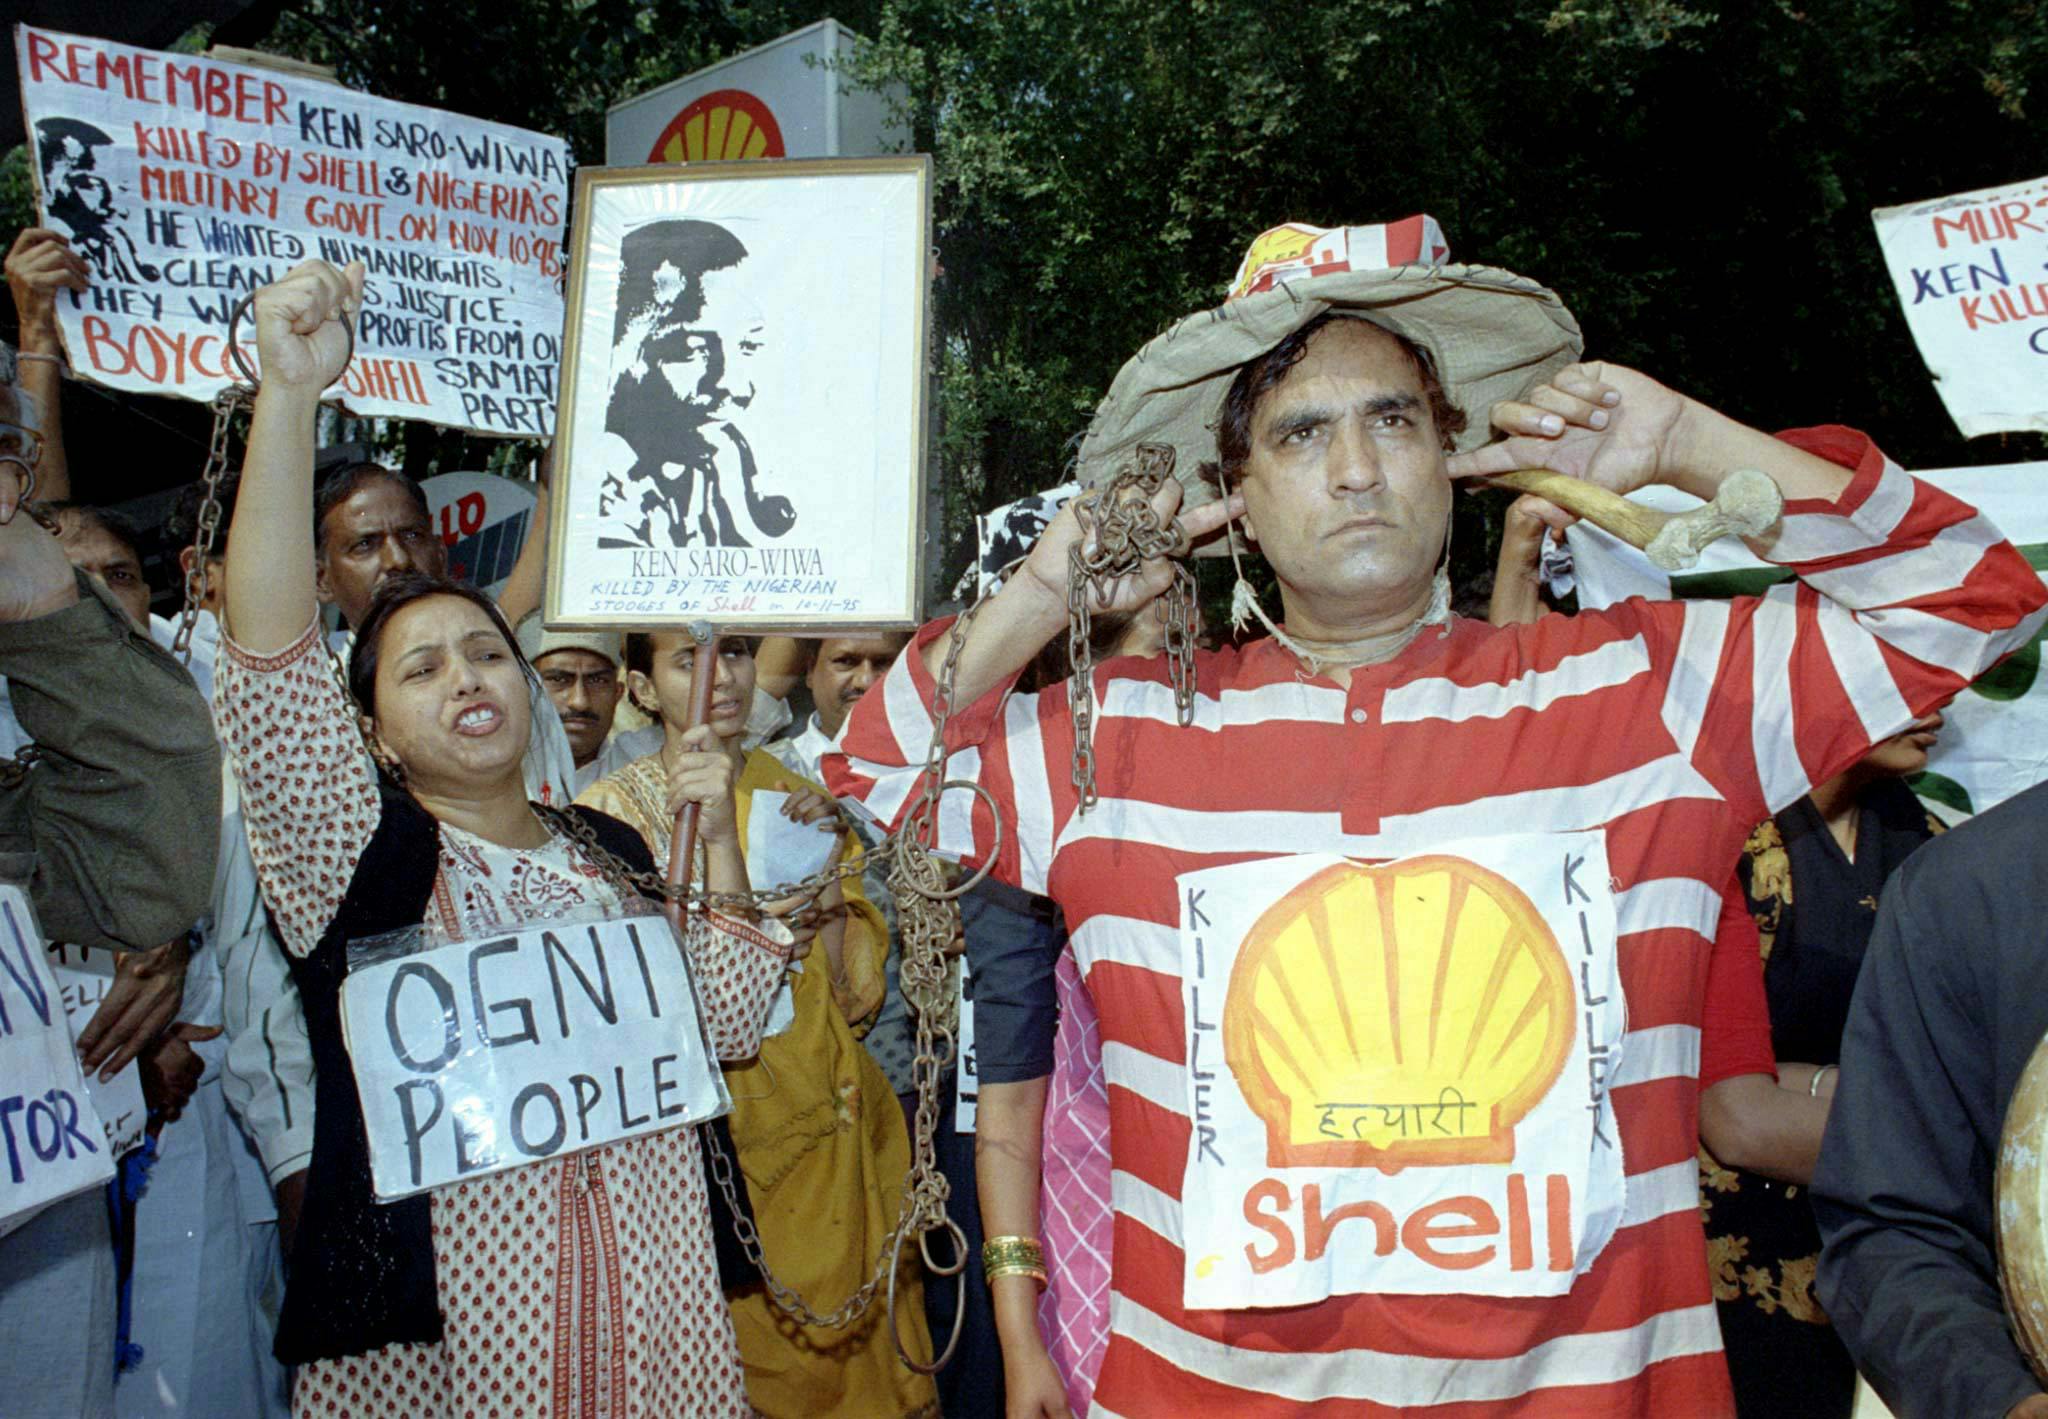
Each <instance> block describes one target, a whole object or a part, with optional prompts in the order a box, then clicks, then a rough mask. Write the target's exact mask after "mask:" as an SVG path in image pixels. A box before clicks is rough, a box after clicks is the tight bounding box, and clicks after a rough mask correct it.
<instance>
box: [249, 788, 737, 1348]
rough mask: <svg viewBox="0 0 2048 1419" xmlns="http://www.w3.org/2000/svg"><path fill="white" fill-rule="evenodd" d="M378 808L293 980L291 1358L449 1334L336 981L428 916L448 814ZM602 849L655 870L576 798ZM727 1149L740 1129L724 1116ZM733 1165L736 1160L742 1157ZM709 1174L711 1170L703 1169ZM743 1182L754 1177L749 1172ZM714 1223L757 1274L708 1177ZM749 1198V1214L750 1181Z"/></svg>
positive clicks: (731, 1276)
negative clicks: (397, 1191) (379, 1131)
mask: <svg viewBox="0 0 2048 1419" xmlns="http://www.w3.org/2000/svg"><path fill="white" fill-rule="evenodd" d="M383 788H384V792H383V814H382V816H381V817H380V818H379V819H378V822H377V830H376V831H375V832H374V833H372V834H371V835H370V841H369V843H368V845H367V846H365V847H364V849H363V855H362V857H361V858H360V859H358V861H357V862H356V870H355V875H354V876H353V877H351V878H350V879H349V885H348V892H347V894H346V895H345V896H344V897H343V898H342V901H341V908H340V910H339V911H337V912H336V913H335V915H334V920H333V921H331V922H329V923H328V926H327V930H326V931H325V932H324V933H322V935H321V937H320V944H319V945H317V946H316V947H314V948H313V951H312V954H310V955H308V956H303V957H297V958H294V959H293V960H292V962H291V967H292V976H293V979H294V980H295V981H296V982H297V983H298V987H299V998H300V1001H301V1003H302V1004H303V1005H304V1007H305V1014H306V1034H307V1036H308V1038H309V1039H310V1041H311V1043H312V1047H313V1067H314V1080H313V1099H314V1114H313V1160H312V1164H311V1166H310V1168H309V1169H308V1170H307V1173H306V1198H305V1206H304V1210H303V1212H302V1213H301V1215H300V1218H299V1230H298V1235H297V1237H296V1238H295V1239H294V1242H293V1245H292V1253H291V1257H290V1258H289V1261H290V1265H289V1269H288V1273H287V1274H288V1284H287V1285H286V1288H285V1294H284V1306H283V1309H282V1312H281V1314H280V1315H279V1317H278V1324H277V1342H276V1345H275V1350H276V1354H277V1358H278V1359H279V1360H280V1361H281V1362H283V1363H284V1364H287V1365H303V1364H306V1363H307V1362H309V1361H313V1360H333V1359H340V1358H342V1357H344V1356H349V1355H364V1354H368V1353H369V1352H370V1351H372V1350H376V1349H378V1348H380V1347H382V1346H385V1345H394V1344H411V1343H421V1342H432V1341H438V1340H440V1339H441V1307H440V1301H439V1296H438V1293H437V1292H436V1290H435V1283H434V1245H433V1235H432V1229H431V1225H430V1215H431V1214H430V1210H429V1208H430V1203H429V1199H428V1195H427V1194H426V1193H419V1194H416V1195H415V1196H412V1197H406V1198H401V1199H399V1200H398V1201H396V1202H386V1203H379V1202H378V1201H377V1200H376V1197H375V1195H374V1193H373V1191H372V1188H371V1181H370V1148H369V1139H368V1136H367V1134H366V1132H365V1130H364V1124H363V1111H362V1102H361V1100H360V1099H358V1098H357V1096H356V1083H355V1071H354V1069H353V1068H352V1067H351V1065H350V1062H349V1056H348V1048H347V1046H345V1045H344V1044H343V1043H342V1037H341V983H342V981H343V979H344V978H345V977H346V976H347V975H348V943H349V942H351V941H360V940H362V939H364V938H366V937H371V936H379V935H382V934H384V933H385V932H389V931H398V930H401V929H403V928H405V927H409V926H417V925H419V923H420V921H421V919H422V918H423V917H425V915H426V912H427V905H428V903H429V902H430V901H431V900H432V898H433V891H434V878H435V875H436V874H437V873H438V872H439V870H440V861H441V853H440V846H441V834H440V825H439V824H438V823H436V822H435V821H434V819H433V817H432V816H431V815H430V814H428V813H427V811H426V810H425V809H423V808H421V807H420V806H419V804H418V803H417V802H415V801H414V800H413V798H412V796H411V795H410V794H406V793H401V792H395V791H393V790H392V789H391V788H390V787H389V786H388V785H385V786H383ZM569 811H570V812H571V813H574V814H576V815H577V816H579V817H580V818H582V819H583V821H584V822H586V823H588V824H589V825H590V828H591V830H592V831H593V832H594V833H595V834H596V837H597V841H598V843H599V845H600V846H602V847H603V848H604V849H605V851H607V852H609V853H611V854H612V855H613V856H614V857H616V858H618V859H619V860H620V861H622V862H624V863H626V864H627V865H628V866H629V867H632V868H633V869H635V870H636V871H643V872H651V871H653V870H654V863H653V859H652V857H651V856H650V855H649V854H648V851H647V844H646V843H645V842H644V841H643V840H642V839H641V837H640V835H639V834H638V833H636V832H634V831H633V830H632V829H631V828H629V827H627V826H626V825H625V824H624V823H621V822H619V821H618V820H617V819H616V818H611V817H607V816H606V815H605V814H602V813H598V812H595V811H593V810H591V809H587V808H582V807H571V808H570V809H569ZM707 1127H710V1128H712V1129H715V1130H716V1131H717V1132H718V1133H719V1134H720V1141H721V1142H722V1143H723V1144H724V1146H725V1148H726V1151H727V1154H728V1156H731V1155H732V1154H733V1152H734V1149H733V1144H732V1135H731V1133H730V1132H729V1131H728V1130H727V1126H726V1121H725V1120H724V1119H723V1118H719V1119H714V1120H713V1121H712V1122H711V1123H710V1124H709V1125H707ZM735 1172H737V1169H735ZM705 1173H706V1180H707V1183H708V1182H709V1173H710V1169H709V1167H708V1166H707V1167H706V1169H705ZM735 1182H736V1183H737V1185H738V1186H739V1187H740V1188H741V1189H744V1188H745V1185H746V1184H745V1181H744V1179H739V1178H736V1179H735ZM708 1191H709V1193H710V1200H711V1221H712V1234H713V1236H714V1238H715V1239H716V1241H717V1245H718V1266H719V1273H720V1276H721V1277H722V1278H723V1279H724V1281H725V1284H726V1287H727V1289H729V1290H731V1289H738V1288H739V1287H740V1286H742V1285H745V1284H748V1283H750V1282H751V1283H758V1280H759V1273H758V1272H752V1274H751V1275H750V1274H749V1273H750V1272H751V1268H750V1267H748V1265H747V1263H746V1261H745V1257H744V1253H742V1252H741V1251H740V1250H739V1248H738V1246H737V1244H736V1242H735V1241H734V1237H733V1225H732V1216H731V1212H730V1210H729V1209H728V1208H727V1207H726V1205H725V1199H724V1198H723V1197H722V1196H721V1195H720V1194H719V1192H718V1189H717V1188H716V1187H715V1186H711V1187H709V1188H708ZM739 1196H740V1203H741V1206H742V1207H743V1208H746V1209H747V1210H748V1211H749V1212H751V1210H752V1209H751V1207H749V1206H748V1199H747V1196H746V1193H745V1192H744V1190H742V1191H741V1192H740V1194H739Z"/></svg>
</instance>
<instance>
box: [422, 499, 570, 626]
mask: <svg viewBox="0 0 2048 1419" xmlns="http://www.w3.org/2000/svg"><path fill="white" fill-rule="evenodd" d="M420 491H421V492H423V493H425V494H426V495H427V512H428V513H429V515H431V516H432V518H433V520H434V531H436V532H438V533H439V534H440V535H441V545H442V546H443V547H446V548H447V549H448V575H450V576H452V577H454V578H455V579H456V580H457V581H466V582H469V583H471V584H472V585H474V586H477V587H479V588H481V589H482V590H484V591H487V592H489V593H490V594H491V595H492V596H493V597H495V596H496V595H497V594H498V593H499V592H501V591H503V590H504V589H505V579H506V578H507V577H509V576H511V575H512V567H513V564H514V563H516V562H517V561H518V560H519V551H520V548H522V547H524V546H525V545H526V534H527V533H528V532H529V531H531V530H532V527H533V510H534V507H535V506H536V505H537V504H538V503H539V501H540V500H539V498H538V497H537V496H536V495H535V494H534V491H533V489H532V488H529V487H528V486H526V485H525V484H524V483H515V482H513V481H512V480H511V479H510V478H500V477H498V476H497V475H496V474H495V473H441V474H437V475H435V476H434V477H432V478H429V479H427V480H426V481H425V482H423V483H421V484H420Z"/></svg>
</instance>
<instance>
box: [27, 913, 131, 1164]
mask: <svg viewBox="0 0 2048 1419" xmlns="http://www.w3.org/2000/svg"><path fill="white" fill-rule="evenodd" d="M50 969H51V971H52V972H53V973H54V974H55V975H56V978H57V992H58V994H59V995H60V996H61V997H62V998H63V1001H64V1018H65V1019H66V1020H67V1021H68V1022H69V1023H70V1027H71V1040H72V1043H73V1044H76V1043H77V1042H78V1037H79V1036H80V1035H82V1034H84V1033H85V1027H86V1026H87V1025H90V1024H91V1023H92V1017H93V1016H94V1015H96V1014H98V1013H99V1008H100V1002H102V1001H104V1000H105V999H106V998H107V992H108V991H110V990H112V989H113V988H114V973H115V972H114V953H113V952H112V951H109V950H107V949H106V948H105V947H103V946H71V945H67V944H65V943H63V942H56V943H53V944H52V945H51V947H50ZM84 1078H85V1095H86V1097H87V1098H89V1099H91V1100H92V1106H93V1111H94V1112H95V1113H97V1114H98V1115H99V1116H100V1122H101V1123H102V1124H103V1125H105V1127H106V1130H107V1154H108V1156H109V1157H113V1158H119V1157H120V1156H121V1155H122V1154H123V1153H126V1152H127V1151H128V1150H129V1149H131V1148H140V1147H141V1146H142V1135H143V1131H144V1130H145V1129H146V1128H147V1127H148V1126H149V1105H148V1103H147V1102H145V1101H144V1099H143V1097H142V1066H141V1065H139V1064H137V1063H136V1062H135V1061H133V1060H130V1061H129V1062H128V1063H127V1064H126V1065H124V1066H123V1067H122V1068H121V1070H120V1071H119V1072H118V1073H116V1074H115V1075H114V1077H113V1078H112V1079H109V1080H107V1081H106V1082H105V1083H101V1082H100V1077H99V1074H98V1073H97V1072H95V1073H92V1074H87V1075H85V1076H84Z"/></svg>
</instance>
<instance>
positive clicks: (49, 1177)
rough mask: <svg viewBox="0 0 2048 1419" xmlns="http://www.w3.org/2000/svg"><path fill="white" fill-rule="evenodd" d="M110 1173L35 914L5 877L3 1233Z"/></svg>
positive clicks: (0, 1052)
mask: <svg viewBox="0 0 2048 1419" xmlns="http://www.w3.org/2000/svg"><path fill="white" fill-rule="evenodd" d="M113 1175H114V1164H113V1159H112V1157H111V1155H110V1152H109V1150H108V1147H107V1135H106V1130H105V1128H104V1127H103V1126H102V1125H101V1123H100V1118H99V1115H98V1114H97V1113H96V1112H95V1111H94V1109H93V1106H92V1100H91V1098H90V1097H88V1095H87V1094H86V1090H85V1080H84V1077H83V1076H82V1075H81V1074H80V1072H79V1068H78V1054H77V1051H76V1050H75V1049H74V1048H73V1046H72V1043H71V1028H70V1025H69V1023H68V1022H67V1020H66V1018H65V1011H64V997H63V991H62V988H61V987H60V986H59V985H58V983H57V979H56V975H55V973H54V972H53V971H52V969H51V966H50V959H49V956H48V954H47V952H46V951H45V950H44V946H43V938H42V933H41V932H40V930H39V929H38V928H37V926H36V921H35V913H34V911H33V910H32V909H31V908H30V906H29V902H28V897H27V896H26V895H25V894H24V893H23V892H22V890H21V889H20V888H19V887H16V886H12V885H10V884H0V1235H4V1234H5V1233H7V1232H10V1231H12V1230H13V1229H14V1228H16V1227H18V1226H20V1225H21V1224H22V1223H23V1222H26V1221H27V1220H28V1219H29V1218H31V1217H33V1216H34V1215H35V1214H36V1213H37V1212H40V1211H41V1210H42V1209H43V1208H45V1207H47V1206H49V1205H50V1204H51V1203H53V1202H57V1201H60V1200H62V1199H64V1198H66V1197H69V1196H71V1195H72V1194H73V1193H76V1192H83V1191H84V1190H85V1189H87V1188H89V1187H92V1186H95V1185H96V1184H99V1183H103V1182H105V1181H106V1180H107V1179H108V1178H111V1177H112V1176H113Z"/></svg>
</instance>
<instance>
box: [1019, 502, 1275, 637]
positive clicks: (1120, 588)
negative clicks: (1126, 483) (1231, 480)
mask: <svg viewBox="0 0 2048 1419" xmlns="http://www.w3.org/2000/svg"><path fill="white" fill-rule="evenodd" d="M1079 502H1080V499H1079V498H1078V497H1077V498H1075V499H1074V500H1073V501H1071V502H1069V503H1068V504H1067V505H1066V506H1065V507H1063V508H1061V509H1060V510H1059V514H1058V515H1057V516H1056V517H1054V518H1053V520H1052V521H1051V522H1050V523H1049V524H1047V526H1046V529H1045V531H1044V532H1043V533H1041V534H1039V538H1038V542H1037V544H1036V545H1035V546H1033V547H1032V549H1031V554H1030V555H1029V556H1028V557H1026V558H1025V559H1024V565H1023V566H1022V567H1020V568H1019V569H1018V571H1017V576H1018V577H1019V578H1020V579H1028V581H1027V582H1026V584H1027V585H1030V586H1033V587H1036V588H1037V589H1038V590H1040V591H1041V592H1043V593H1044V594H1045V595H1047V596H1049V597H1052V598H1053V599H1054V600H1055V601H1057V603H1058V604H1059V605H1060V606H1061V607H1062V608H1064V607H1065V606H1066V604H1067V557H1068V552H1069V549H1071V548H1072V547H1074V546H1075V545H1076V544H1077V543H1078V544H1080V545H1081V547H1082V550H1083V552H1084V553H1088V552H1092V551H1094V544H1093V537H1094V533H1093V532H1092V531H1084V529H1083V527H1082V524H1081V517H1080V513H1079V512H1078V511H1077V508H1076V504H1078V503H1079ZM1151 503H1152V512H1153V515H1154V516H1155V517H1157V518H1158V519H1159V523H1160V525H1161V526H1162V527H1169V528H1176V529H1177V530H1178V532H1179V534H1180V535H1179V538H1178V546H1179V547H1180V549H1181V550H1182V551H1183V552H1184V551H1185V550H1186V549H1187V548H1188V547H1189V546H1190V545H1192V544H1193V543H1195V542H1199V541H1201V540H1202V539H1203V538H1205V537H1207V536H1209V535H1210V534H1211V533H1213V532H1215V531H1216V529H1218V528H1219V527H1222V526H1223V525H1224V524H1225V523H1227V522H1229V521H1230V520H1231V519H1233V518H1236V517H1239V516H1241V515H1242V514H1243V512H1244V497H1243V495H1242V494H1239V493H1232V494H1231V495H1230V496H1229V497H1228V498H1225V499H1222V500H1219V501H1216V502H1208V503H1204V504H1202V506H1200V507H1198V508H1192V509H1190V510H1189V511H1187V512H1181V510H1180V504H1181V485H1180V481H1179V480H1178V479H1176V478H1167V479H1165V480H1164V481H1162V482H1161V483H1160V485H1159V490H1158V491H1157V492H1155V493H1153V494H1152V498H1151ZM1084 539H1087V540H1084ZM1172 582H1173V560H1172V558H1171V557H1170V556H1155V557H1149V558H1147V559H1146V560H1145V561H1144V562H1143V563H1141V564H1140V566H1139V568H1138V570H1137V572H1135V573H1134V574H1131V575H1126V576H1121V577H1118V578H1117V579H1116V580H1115V582H1114V583H1112V584H1111V585H1110V586H1108V587H1107V588H1105V589H1102V590H1096V591H1091V593H1090V595H1089V599H1088V609H1089V610H1090V611H1093V612H1096V613H1098V614H1099V613H1102V612H1105V611H1136V610H1139V609H1140V608H1141V607H1143V606H1145V605H1146V604H1147V603H1148V602H1150V601H1151V600H1153V599H1154V598H1155V597H1157V596H1158V595H1159V594H1160V593H1161V592H1162V591H1165V590H1166V588H1167V587H1168V586H1169V585H1171V584H1172Z"/></svg>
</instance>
